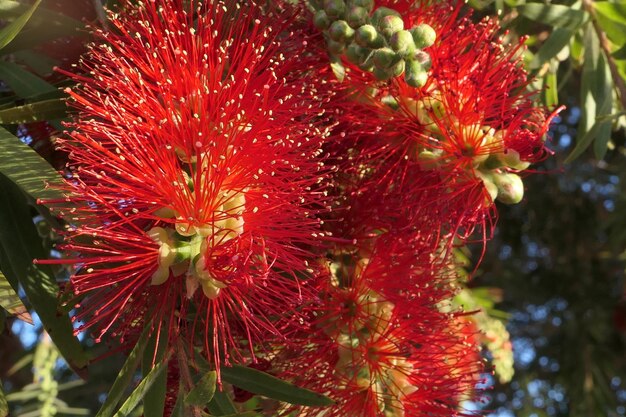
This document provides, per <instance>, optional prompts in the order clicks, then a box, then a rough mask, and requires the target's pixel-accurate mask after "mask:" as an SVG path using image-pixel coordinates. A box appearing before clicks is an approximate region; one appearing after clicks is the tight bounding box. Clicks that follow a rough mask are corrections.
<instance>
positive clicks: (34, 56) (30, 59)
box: [13, 50, 60, 77]
mask: <svg viewBox="0 0 626 417" xmlns="http://www.w3.org/2000/svg"><path fill="white" fill-rule="evenodd" d="M13 56H14V57H15V60H16V61H17V62H20V63H22V64H24V65H26V67H28V68H29V69H32V70H33V71H34V72H35V73H37V74H38V75H40V76H42V77H44V76H47V75H50V74H52V70H53V68H54V67H55V66H58V65H59V64H60V61H59V60H57V59H54V58H51V57H49V56H47V55H44V54H41V53H37V52H35V51H29V50H25V51H18V52H15V53H14V54H13Z"/></svg>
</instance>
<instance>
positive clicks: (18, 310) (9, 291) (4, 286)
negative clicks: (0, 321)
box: [0, 272, 33, 324]
mask: <svg viewBox="0 0 626 417" xmlns="http://www.w3.org/2000/svg"><path fill="white" fill-rule="evenodd" d="M0 306H2V308H4V309H5V310H6V311H8V312H9V313H10V314H11V315H14V316H16V317H18V318H19V319H20V320H23V321H25V322H26V323H28V324H33V318H32V317H31V316H30V314H29V313H28V310H27V309H26V306H24V303H22V300H20V297H19V296H18V295H17V294H16V293H15V290H13V288H12V287H11V284H9V281H8V280H7V278H6V277H5V276H4V274H3V273H2V272H0Z"/></svg>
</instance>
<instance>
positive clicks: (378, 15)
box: [372, 7, 404, 29]
mask: <svg viewBox="0 0 626 417" xmlns="http://www.w3.org/2000/svg"><path fill="white" fill-rule="evenodd" d="M386 16H397V17H401V15H400V13H398V12H397V11H395V10H393V9H390V8H388V7H379V8H378V9H376V10H375V11H374V13H372V25H374V26H377V25H378V24H379V23H380V21H381V20H382V19H383V18H384V17H386ZM403 29H404V28H403Z"/></svg>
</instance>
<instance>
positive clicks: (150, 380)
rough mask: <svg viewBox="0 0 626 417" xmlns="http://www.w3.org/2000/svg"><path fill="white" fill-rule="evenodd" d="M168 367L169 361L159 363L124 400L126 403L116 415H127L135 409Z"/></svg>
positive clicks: (116, 416)
mask: <svg viewBox="0 0 626 417" xmlns="http://www.w3.org/2000/svg"><path fill="white" fill-rule="evenodd" d="M165 369H167V362H163V363H159V364H157V365H155V367H154V368H153V369H152V370H151V371H150V372H149V373H148V375H146V377H145V378H144V379H142V380H141V382H140V383H139V385H137V388H135V390H134V391H133V392H132V393H131V394H130V396H129V397H128V398H127V399H126V401H124V404H122V406H121V407H120V409H119V411H118V412H117V413H115V417H126V416H128V415H129V414H130V413H131V411H133V410H134V409H135V408H137V406H138V405H139V403H140V402H141V400H142V399H143V398H144V396H145V395H146V392H148V390H149V389H150V387H151V386H152V384H154V382H155V381H156V380H157V379H158V378H159V376H160V375H161V374H162V373H163V371H164V370H165Z"/></svg>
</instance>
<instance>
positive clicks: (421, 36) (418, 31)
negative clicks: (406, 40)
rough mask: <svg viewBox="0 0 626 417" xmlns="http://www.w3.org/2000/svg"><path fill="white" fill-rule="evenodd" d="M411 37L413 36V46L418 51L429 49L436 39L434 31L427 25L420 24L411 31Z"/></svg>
mask: <svg viewBox="0 0 626 417" xmlns="http://www.w3.org/2000/svg"><path fill="white" fill-rule="evenodd" d="M411 35H413V40H414V41H415V46H417V47H418V48H419V49H423V48H427V47H429V46H430V45H432V44H433V43H435V39H436V38H437V34H436V33H435V30H434V29H433V28H432V27H430V26H428V25H427V24H421V25H419V26H416V27H414V28H413V29H411Z"/></svg>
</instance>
